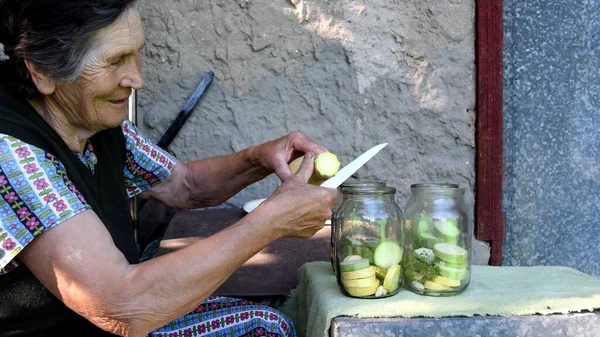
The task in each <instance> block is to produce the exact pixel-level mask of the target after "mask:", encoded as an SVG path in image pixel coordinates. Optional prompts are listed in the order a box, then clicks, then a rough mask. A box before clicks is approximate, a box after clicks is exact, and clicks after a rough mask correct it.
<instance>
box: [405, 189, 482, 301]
mask: <svg viewBox="0 0 600 337" xmlns="http://www.w3.org/2000/svg"><path fill="white" fill-rule="evenodd" d="M464 192H465V191H464V189H461V188H459V186H458V185H456V184H413V185H411V197H410V199H409V200H408V202H407V204H406V207H405V214H404V224H405V231H406V233H407V234H406V237H405V245H404V246H405V248H406V249H405V253H404V258H403V263H402V267H403V269H404V283H405V287H406V288H407V289H408V290H410V291H412V292H414V293H417V294H422V295H431V296H452V295H457V294H460V293H461V292H463V291H464V290H465V289H467V287H468V286H469V282H470V281H471V236H472V234H473V230H472V227H471V225H470V224H469V221H468V217H467V213H466V211H465V205H464V200H463V196H464Z"/></svg>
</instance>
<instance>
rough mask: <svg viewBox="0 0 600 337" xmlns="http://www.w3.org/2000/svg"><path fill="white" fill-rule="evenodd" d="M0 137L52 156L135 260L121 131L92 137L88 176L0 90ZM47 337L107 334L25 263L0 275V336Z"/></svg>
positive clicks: (23, 105)
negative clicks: (93, 165) (95, 161)
mask: <svg viewBox="0 0 600 337" xmlns="http://www.w3.org/2000/svg"><path fill="white" fill-rule="evenodd" d="M0 133H4V134H6V135H10V136H13V137H15V138H18V139H20V140H22V141H24V142H26V143H28V144H31V145H34V146H36V147H39V148H40V149H43V150H44V151H47V152H49V153H52V154H53V155H54V156H56V158H57V159H58V161H60V162H61V163H62V164H63V165H64V167H65V169H66V171H67V172H68V177H69V178H70V180H71V182H72V183H73V184H74V185H75V186H76V187H77V189H78V190H79V192H80V193H81V194H82V195H83V197H84V198H85V200H86V202H87V203H88V204H89V205H90V206H91V207H92V209H93V210H94V211H95V212H96V214H97V215H98V217H99V218H100V219H101V220H102V222H103V223H104V225H105V226H106V228H107V230H108V231H109V233H110V235H111V236H112V239H113V240H114V242H115V245H116V246H117V247H118V248H119V250H120V251H121V252H122V253H123V254H124V255H125V257H126V258H127V261H129V263H132V264H135V263H138V262H139V253H138V250H137V246H136V243H135V239H134V234H133V230H132V226H131V218H130V213H129V197H128V195H127V192H126V190H125V187H124V186H125V183H124V177H123V167H124V165H125V138H124V136H123V132H122V130H121V128H119V127H117V128H113V129H109V130H105V131H102V132H99V133H97V134H96V135H94V136H93V137H92V138H91V141H92V143H93V144H94V146H95V149H96V150H95V154H96V157H97V158H98V164H97V165H96V169H95V174H92V173H91V172H90V170H89V169H88V168H87V167H86V166H85V165H84V164H83V163H82V162H81V160H80V159H79V158H78V157H77V156H76V155H75V154H74V153H73V152H72V151H71V150H70V149H69V148H68V147H67V145H66V144H65V143H64V142H63V141H62V139H61V138H60V136H59V135H58V134H57V133H56V132H55V131H54V130H53V129H52V128H51V127H50V126H49V125H48V124H47V123H46V121H44V119H43V118H42V117H41V116H40V115H39V114H38V113H37V112H36V111H35V110H34V109H33V108H32V107H31V105H29V103H28V102H27V101H26V100H24V99H22V98H19V97H15V96H13V95H11V94H9V93H8V92H7V91H6V90H3V89H2V87H1V86H0ZM81 230H85V228H82V229H81ZM99 272H100V273H101V272H102V271H99ZM46 335H57V336H75V335H77V336H110V335H111V334H109V333H107V332H105V331H103V330H101V329H99V328H97V327H96V326H94V325H93V324H92V323H90V322H89V321H87V320H85V319H84V318H82V317H81V316H79V315H78V314H76V313H75V312H73V311H72V310H70V309H69V308H67V307H66V306H65V305H64V304H63V303H62V302H61V301H60V300H59V299H57V298H56V297H55V296H54V295H52V294H51V293H50V292H49V291H48V290H47V289H46V288H45V287H44V286H43V285H42V284H41V283H40V282H39V281H38V280H37V279H36V278H35V276H34V275H33V274H32V273H31V271H29V269H28V268H27V267H26V266H25V265H21V266H19V267H17V268H16V269H15V270H12V271H11V272H9V273H7V274H5V275H1V276H0V336H46Z"/></svg>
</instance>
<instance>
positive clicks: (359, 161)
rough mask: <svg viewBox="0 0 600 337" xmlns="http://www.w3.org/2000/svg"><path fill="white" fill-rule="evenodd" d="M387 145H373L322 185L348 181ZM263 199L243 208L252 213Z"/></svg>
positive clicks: (335, 185)
mask: <svg viewBox="0 0 600 337" xmlns="http://www.w3.org/2000/svg"><path fill="white" fill-rule="evenodd" d="M387 145H388V143H382V144H379V145H375V146H373V147H372V148H371V149H369V150H368V151H367V152H365V153H363V154H361V155H360V156H358V158H356V159H354V160H353V161H352V162H350V164H348V165H346V166H344V167H343V168H342V169H341V170H339V171H338V172H337V173H336V174H335V175H334V176H333V177H331V178H329V179H327V180H325V181H324V182H323V183H322V184H321V187H327V188H337V187H338V186H340V185H341V184H342V183H343V182H344V181H346V179H348V178H350V176H352V175H353V174H354V172H356V171H358V169H360V168H361V167H363V165H365V163H366V162H368V161H369V159H371V158H373V156H375V155H376V154H377V153H378V152H379V151H381V149H383V148H384V147H386V146H387ZM263 201H265V199H256V200H251V201H248V202H247V203H246V204H244V206H243V209H244V210H245V211H246V212H248V213H250V212H251V211H253V210H254V209H255V208H256V207H258V205H260V203H261V202H263Z"/></svg>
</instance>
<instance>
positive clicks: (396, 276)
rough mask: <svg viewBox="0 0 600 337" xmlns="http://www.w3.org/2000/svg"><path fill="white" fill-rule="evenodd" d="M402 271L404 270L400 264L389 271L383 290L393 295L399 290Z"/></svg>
mask: <svg viewBox="0 0 600 337" xmlns="http://www.w3.org/2000/svg"><path fill="white" fill-rule="evenodd" d="M401 271H402V269H401V268H400V265H398V264H395V265H393V266H391V267H390V269H388V272H387V274H386V275H385V279H384V280H383V288H384V289H385V290H387V291H388V292H390V293H391V292H394V291H396V289H398V286H399V283H400V274H401Z"/></svg>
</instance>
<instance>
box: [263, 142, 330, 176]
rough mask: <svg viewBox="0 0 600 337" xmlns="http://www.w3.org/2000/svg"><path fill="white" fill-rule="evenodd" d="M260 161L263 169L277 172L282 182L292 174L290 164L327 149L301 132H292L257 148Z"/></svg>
mask: <svg viewBox="0 0 600 337" xmlns="http://www.w3.org/2000/svg"><path fill="white" fill-rule="evenodd" d="M257 150H258V154H257V157H258V161H259V162H260V165H262V166H263V167H265V168H267V169H269V170H271V171H273V172H275V173H276V174H277V176H278V177H279V179H281V181H285V180H286V179H288V178H289V177H290V176H291V175H292V173H291V172H290V167H289V166H288V163H289V162H291V161H292V160H294V159H296V158H298V157H300V156H302V155H303V154H304V153H306V152H312V153H314V154H319V153H322V152H325V151H327V149H326V148H325V147H323V146H321V145H319V144H317V143H316V142H315V141H313V140H312V139H310V138H309V137H308V136H306V135H305V134H303V133H301V132H297V131H295V132H292V133H290V134H288V135H285V136H283V137H281V138H278V139H275V140H272V141H270V142H267V143H264V144H262V145H259V146H257Z"/></svg>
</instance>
